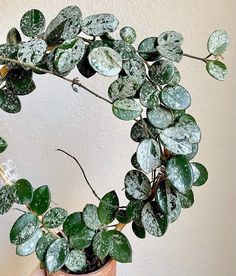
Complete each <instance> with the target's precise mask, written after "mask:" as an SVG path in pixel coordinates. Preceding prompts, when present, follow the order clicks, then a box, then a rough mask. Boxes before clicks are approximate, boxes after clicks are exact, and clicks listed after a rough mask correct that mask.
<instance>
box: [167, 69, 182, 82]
mask: <svg viewBox="0 0 236 276" xmlns="http://www.w3.org/2000/svg"><path fill="white" fill-rule="evenodd" d="M180 80H181V76H180V72H179V70H178V69H177V68H176V67H175V71H174V75H173V78H172V79H171V81H170V82H168V85H169V86H176V85H177V84H178V83H179V82H180Z"/></svg>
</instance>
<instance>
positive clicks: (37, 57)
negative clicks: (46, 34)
mask: <svg viewBox="0 0 236 276" xmlns="http://www.w3.org/2000/svg"><path fill="white" fill-rule="evenodd" d="M46 50H47V44H46V42H45V41H44V40H43V39H39V38H34V39H32V40H30V41H26V42H22V43H21V44H20V45H19V50H18V52H17V59H18V60H19V61H20V62H23V63H26V64H30V65H35V64H37V63H39V62H40V61H41V59H42V58H43V56H44V54H45V53H46Z"/></svg>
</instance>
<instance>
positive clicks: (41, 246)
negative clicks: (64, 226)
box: [35, 233, 57, 262]
mask: <svg viewBox="0 0 236 276" xmlns="http://www.w3.org/2000/svg"><path fill="white" fill-rule="evenodd" d="M56 239H57V237H56V236H55V235H53V234H51V233H47V234H43V236H42V237H41V238H40V239H39V240H38V242H37V244H36V247H35V252H36V255H37V257H38V259H39V260H40V261H42V262H45V258H46V254H47V251H48V248H49V246H50V245H51V244H52V243H53V242H54V241H55V240H56Z"/></svg>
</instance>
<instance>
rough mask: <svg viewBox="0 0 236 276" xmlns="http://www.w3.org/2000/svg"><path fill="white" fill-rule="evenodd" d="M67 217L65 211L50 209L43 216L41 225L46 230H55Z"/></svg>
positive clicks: (56, 208)
mask: <svg viewBox="0 0 236 276" xmlns="http://www.w3.org/2000/svg"><path fill="white" fill-rule="evenodd" d="M67 216H68V213H67V211H66V210H65V209H63V208H59V207H55V208H52V209H50V210H49V211H48V212H47V213H46V214H45V215H44V217H43V225H44V226H45V227H46V228H57V227H59V226H60V225H62V224H63V223H64V222H65V220H66V218H67Z"/></svg>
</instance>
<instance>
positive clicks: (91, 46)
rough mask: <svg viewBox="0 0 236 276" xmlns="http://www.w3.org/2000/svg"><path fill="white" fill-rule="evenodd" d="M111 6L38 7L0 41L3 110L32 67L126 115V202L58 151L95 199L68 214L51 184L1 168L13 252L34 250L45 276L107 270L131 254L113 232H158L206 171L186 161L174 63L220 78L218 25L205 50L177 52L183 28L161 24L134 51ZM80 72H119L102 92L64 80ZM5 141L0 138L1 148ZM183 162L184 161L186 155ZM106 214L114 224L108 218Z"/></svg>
mask: <svg viewBox="0 0 236 276" xmlns="http://www.w3.org/2000/svg"><path fill="white" fill-rule="evenodd" d="M118 24H119V21H118V19H117V18H116V17H115V16H113V15H111V14H107V13H104V14H96V15H91V16H88V17H84V18H83V17H82V13H81V11H80V9H79V7H77V6H69V7H66V8H64V9H63V10H62V11H60V12H59V14H58V15H57V16H56V17H55V18H54V19H53V20H52V21H51V22H50V23H49V24H48V25H47V27H46V24H45V17H44V15H43V13H42V12H41V11H39V10H36V9H33V10H30V11H27V12H26V13H25V14H24V15H23V16H22V18H21V21H20V28H21V31H22V33H23V34H24V35H25V36H27V37H28V38H29V39H28V40H27V41H22V39H21V35H20V33H19V31H18V30H17V29H16V28H12V29H11V30H10V31H9V32H8V34H7V38H6V43H5V44H2V45H0V64H1V65H2V67H1V71H0V75H1V79H0V85H1V86H0V107H1V109H2V110H3V111H5V112H8V113H17V112H20V110H21V102H20V98H19V96H20V97H21V96H23V95H27V94H29V93H32V92H33V91H34V89H35V83H34V81H33V78H32V77H33V74H51V75H53V76H55V77H58V78H62V79H64V80H65V81H66V82H69V83H70V84H71V87H72V88H73V90H74V91H75V92H78V89H79V88H82V89H85V90H86V91H87V92H88V93H90V94H92V95H94V96H96V97H98V98H100V99H101V100H103V101H105V102H107V103H108V104H110V105H111V108H112V111H113V113H114V115H115V116H116V117H117V118H119V119H121V120H125V121H128V120H131V121H134V125H133V126H132V128H131V132H130V136H131V139H132V140H133V141H134V142H136V143H137V150H136V152H135V153H134V155H133V156H132V158H131V163H132V165H133V167H134V169H132V170H129V171H128V173H127V174H126V176H125V178H124V187H125V195H126V197H127V200H128V203H126V204H125V205H124V206H123V205H122V206H121V204H120V202H119V199H118V196H117V194H116V192H115V191H110V192H108V193H107V194H105V195H104V196H103V197H99V196H98V194H97V193H96V191H95V190H94V188H93V187H92V185H91V184H90V182H89V180H88V178H87V176H86V173H85V171H84V169H83V168H82V166H81V164H80V163H79V161H78V160H77V159H76V158H75V157H74V156H72V155H70V154H69V153H67V152H65V151H64V150H62V149H58V151H60V152H63V153H65V154H66V155H68V156H69V157H70V158H72V159H73V160H74V161H75V162H76V163H77V165H78V166H79V167H80V169H81V170H82V173H83V175H84V178H85V181H86V183H87V184H88V186H89V188H90V189H91V191H92V193H93V194H94V196H95V197H96V198H97V199H98V200H99V204H98V206H95V205H94V204H87V205H86V206H85V207H84V209H83V210H82V211H77V212H74V213H72V214H68V212H67V211H66V210H65V209H64V208H61V207H58V206H56V207H55V206H54V203H53V201H52V200H51V193H50V188H49V187H48V186H40V187H38V188H36V189H34V188H33V187H32V185H31V183H30V182H29V181H28V180H26V179H12V178H9V175H8V174H7V172H6V168H2V167H1V169H0V175H1V179H2V183H3V184H4V185H3V187H2V188H1V189H0V214H5V213H7V212H8V211H9V210H10V209H11V208H12V206H13V204H18V205H20V206H22V208H23V209H22V208H18V207H17V209H19V210H20V211H21V212H22V214H21V216H20V217H19V218H18V219H17V220H16V222H15V223H14V224H13V226H12V229H11V231H10V242H11V243H12V244H14V245H16V253H17V254H18V255H20V256H26V255H29V254H32V253H33V252H35V253H36V256H37V258H38V259H39V261H40V263H41V267H42V269H45V270H46V271H47V273H48V274H50V275H66V274H76V275H81V274H86V273H87V274H86V275H110V276H112V275H115V274H116V270H115V266H116V261H118V262H122V263H127V262H131V261H132V249H131V245H130V243H129V241H128V239H127V237H126V236H125V235H124V234H123V233H122V232H121V230H122V229H123V228H124V227H125V225H127V224H131V225H132V230H133V232H134V234H135V235H136V236H137V237H138V238H141V239H144V238H145V236H146V233H149V234H151V235H153V236H155V237H160V236H163V235H164V234H165V232H166V231H167V228H168V226H169V224H171V223H173V222H174V221H176V220H177V219H178V217H179V215H180V212H181V209H182V208H189V207H191V206H192V204H193V203H194V194H193V188H195V186H201V185H203V184H204V183H205V182H206V181H207V178H208V173H207V170H206V168H205V167H204V166H203V165H202V164H200V163H197V162H192V161H191V160H192V159H193V158H194V156H195V155H196V153H197V151H198V145H199V142H200V139H201V132H200V129H199V127H198V125H197V123H196V120H195V119H194V117H193V116H191V115H190V114H188V113H187V111H186V110H187V108H189V107H190V105H191V97H190V94H189V92H188V91H187V90H186V89H185V88H184V87H183V86H181V85H180V84H179V83H180V80H181V77H180V73H179V71H178V69H177V67H176V63H178V62H180V61H181V59H182V58H183V57H187V58H192V59H196V60H200V61H201V62H203V64H204V65H205V67H206V69H207V71H208V73H209V74H210V75H211V76H212V77H214V78H215V79H217V80H221V81H222V80H224V78H225V76H226V73H227V68H226V66H225V65H224V64H223V63H222V62H221V61H220V58H221V57H222V54H223V53H224V51H225V50H226V49H227V47H228V45H229V36H228V35H227V33H226V32H225V31H224V30H217V31H215V32H213V33H212V34H211V35H210V37H209V40H208V42H207V47H208V52H209V53H208V55H207V56H206V57H205V58H200V57H196V56H193V55H189V54H186V53H184V52H183V50H182V48H181V46H182V43H183V36H182V35H181V34H180V33H178V32H175V31H166V32H163V33H161V34H159V35H158V36H156V37H148V38H145V39H144V40H143V41H141V42H140V44H139V46H138V48H137V49H136V48H135V47H134V46H133V45H132V44H133V43H134V41H135V39H136V32H135V30H134V29H133V28H132V27H123V28H121V29H120V39H114V38H113V37H112V35H111V33H112V32H114V31H115V30H117V28H118ZM76 67H77V69H78V71H79V73H80V74H81V75H83V76H84V77H86V78H90V77H92V76H93V75H94V74H96V73H99V74H101V75H103V76H107V77H112V76H118V78H117V79H116V80H115V81H113V82H112V83H111V85H110V86H109V89H108V97H109V99H108V98H107V97H104V96H102V95H100V94H99V93H97V92H94V91H92V90H91V89H89V88H88V87H87V86H84V85H83V84H82V83H81V82H80V81H79V79H78V78H74V79H70V78H68V76H67V75H68V74H69V72H71V71H72V70H73V69H74V68H76ZM6 148H7V142H6V141H5V140H4V139H3V138H1V139H0V152H3V151H4V150H5V149H6ZM190 161H191V162H190ZM114 221H115V222H114Z"/></svg>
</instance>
